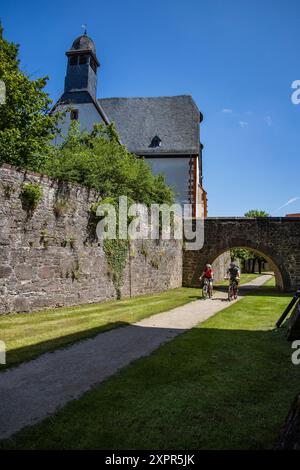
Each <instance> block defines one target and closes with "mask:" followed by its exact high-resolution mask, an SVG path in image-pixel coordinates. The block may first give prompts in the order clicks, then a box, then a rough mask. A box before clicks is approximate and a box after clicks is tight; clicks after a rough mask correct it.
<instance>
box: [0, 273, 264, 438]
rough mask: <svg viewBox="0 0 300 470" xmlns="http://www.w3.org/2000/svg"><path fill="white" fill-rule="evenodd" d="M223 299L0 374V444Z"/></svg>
mask: <svg viewBox="0 0 300 470" xmlns="http://www.w3.org/2000/svg"><path fill="white" fill-rule="evenodd" d="M269 278H270V276H267V275H264V276H260V277H259V278H256V279H255V280H253V281H251V282H250V283H248V284H244V285H243V286H241V289H240V294H241V295H243V293H246V292H247V289H248V290H249V289H253V288H257V287H258V286H261V285H262V284H264V283H265V282H266V281H267V280H268V279H269ZM240 298H241V297H239V299H240ZM226 299H227V293H226V292H219V291H218V292H216V293H215V294H214V298H213V299H212V300H209V299H208V300H205V301H203V300H196V301H193V302H190V303H188V304H186V305H183V306H182V307H177V308H174V309H172V310H169V311H167V312H163V313H159V314H157V315H153V316H151V317H149V318H145V319H144V320H141V321H139V322H137V323H133V324H131V325H128V326H125V327H120V328H117V329H114V330H110V331H107V332H105V333H100V334H98V335H97V336H96V337H95V338H92V339H87V340H83V341H79V342H77V343H75V344H73V345H71V346H69V347H66V348H64V349H58V350H57V351H55V352H52V353H46V354H43V355H42V356H40V357H38V358H37V359H34V360H32V361H30V362H26V363H23V364H21V365H19V366H17V367H14V368H12V369H8V370H6V371H3V372H1V373H0V439H4V438H7V437H9V436H11V435H12V434H14V433H16V432H17V431H19V430H20V429H22V428H23V427H24V426H28V425H32V424H35V423H37V422H39V421H41V420H42V419H44V418H46V417H47V416H48V415H50V414H52V413H54V412H55V411H56V410H57V409H58V408H60V407H62V406H63V405H65V404H66V403H67V402H68V401H70V400H74V399H76V398H78V397H80V396H81V395H82V394H83V393H84V392H86V391H87V390H89V389H90V388H91V387H92V386H93V385H95V384H99V383H100V382H102V381H103V380H104V379H106V378H107V377H109V376H111V375H113V374H114V373H115V372H116V371H118V370H119V369H121V368H122V367H125V366H127V365H128V364H129V363H130V362H132V361H134V360H135V359H138V358H140V357H143V356H148V355H149V354H150V353H151V352H152V351H154V350H155V349H157V348H158V347H159V346H160V345H161V344H163V343H166V342H168V341H171V340H172V339H173V338H175V337H176V336H178V335H179V334H181V333H183V332H185V331H187V330H188V329H190V328H192V327H194V326H196V325H197V324H198V323H200V322H203V321H204V320H206V319H207V318H209V317H211V316H212V315H214V314H215V313H217V312H219V311H220V310H222V309H224V308H225V307H227V306H228V305H231V304H229V303H228V302H226Z"/></svg>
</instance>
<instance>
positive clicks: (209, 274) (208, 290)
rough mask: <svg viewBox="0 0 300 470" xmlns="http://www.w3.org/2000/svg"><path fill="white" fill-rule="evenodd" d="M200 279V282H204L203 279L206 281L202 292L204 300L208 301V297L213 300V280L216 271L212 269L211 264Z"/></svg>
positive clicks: (206, 267)
mask: <svg viewBox="0 0 300 470" xmlns="http://www.w3.org/2000/svg"><path fill="white" fill-rule="evenodd" d="M199 279H200V281H202V279H203V280H204V283H203V291H202V293H203V298H204V299H206V298H207V295H208V297H209V298H210V299H211V298H212V292H213V280H214V271H213V269H212V266H211V264H207V265H206V266H205V269H204V271H203V273H202V275H201V276H200V278H199Z"/></svg>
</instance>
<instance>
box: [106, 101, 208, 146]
mask: <svg viewBox="0 0 300 470" xmlns="http://www.w3.org/2000/svg"><path fill="white" fill-rule="evenodd" d="M98 103H99V104H100V106H101V107H102V108H103V109H104V112H105V114H106V115H107V116H108V119H109V120H110V121H111V122H112V121H113V122H115V124H116V127H117V130H118V132H119V135H120V139H121V141H122V143H123V144H125V145H126V146H127V148H128V150H129V151H130V152H133V153H136V154H138V155H147V154H151V155H154V154H159V155H162V154H169V155H174V154H185V155H191V154H198V153H199V147H200V142H199V122H200V121H201V120H202V114H201V113H200V111H199V109H198V108H197V106H196V104H195V102H194V100H193V98H192V97H191V96H189V95H181V96H162V97H153V98H102V99H99V100H98ZM155 136H158V137H159V139H161V143H160V146H158V147H154V148H153V147H151V142H152V139H153V138H154V137H155Z"/></svg>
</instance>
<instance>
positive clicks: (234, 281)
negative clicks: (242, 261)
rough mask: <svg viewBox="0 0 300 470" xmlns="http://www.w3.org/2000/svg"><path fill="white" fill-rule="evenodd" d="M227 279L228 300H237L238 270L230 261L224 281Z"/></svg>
mask: <svg viewBox="0 0 300 470" xmlns="http://www.w3.org/2000/svg"><path fill="white" fill-rule="evenodd" d="M228 278H229V288H228V289H229V290H228V300H232V299H233V298H234V299H237V294H238V285H239V280H240V268H239V267H238V266H237V265H236V264H235V263H234V262H233V261H232V262H231V263H230V266H229V268H228V270H227V275H226V277H225V279H228Z"/></svg>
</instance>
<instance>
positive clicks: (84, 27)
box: [81, 23, 87, 36]
mask: <svg viewBox="0 0 300 470" xmlns="http://www.w3.org/2000/svg"><path fill="white" fill-rule="evenodd" d="M81 27H82V29H84V33H83V34H84V35H85V36H86V35H87V24H86V23H84V24H82V25H81Z"/></svg>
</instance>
